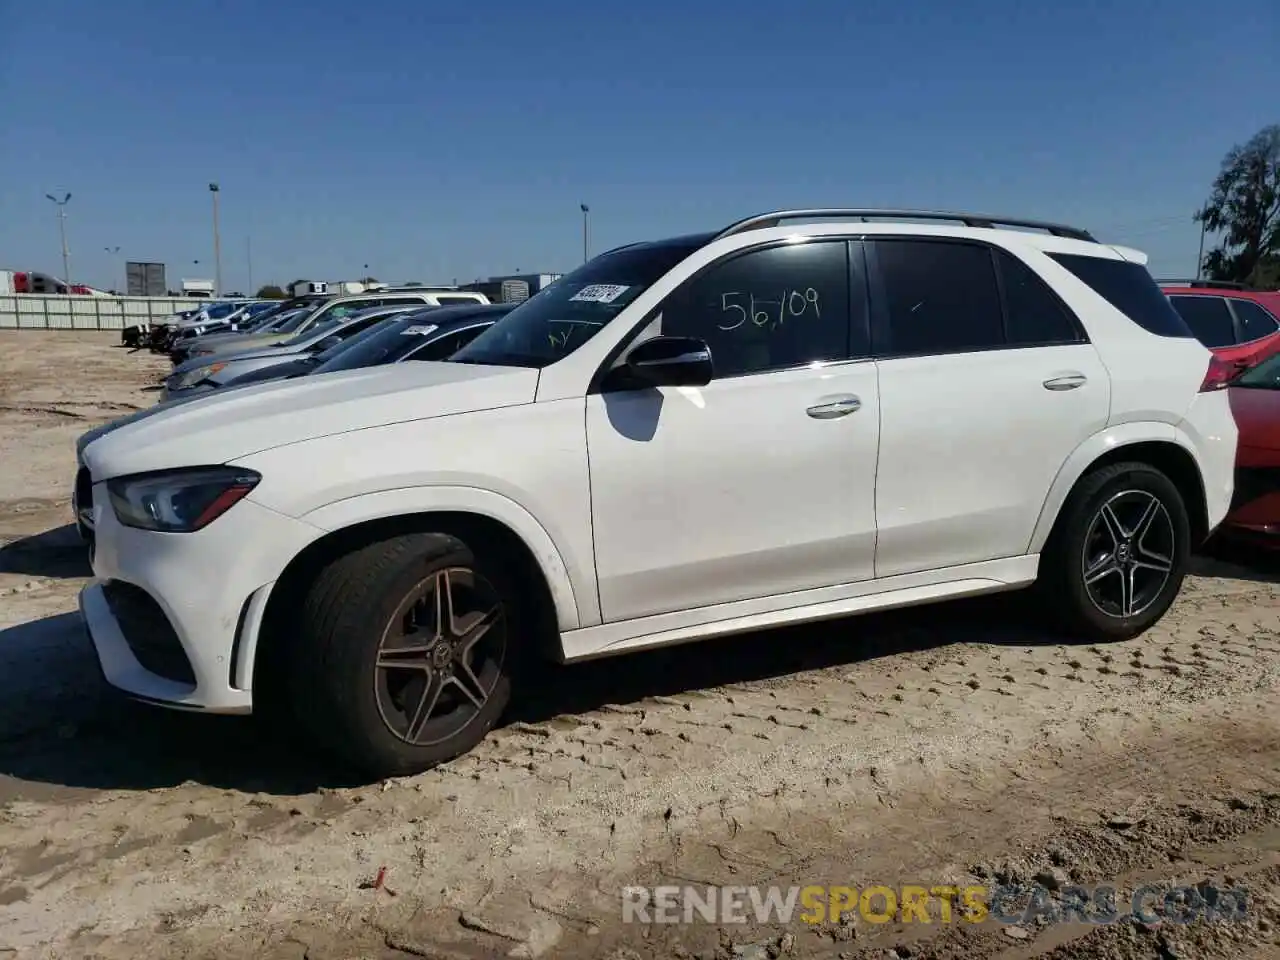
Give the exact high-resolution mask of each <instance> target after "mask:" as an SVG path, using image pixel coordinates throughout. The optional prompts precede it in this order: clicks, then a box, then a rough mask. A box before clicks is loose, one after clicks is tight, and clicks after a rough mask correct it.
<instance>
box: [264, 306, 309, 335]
mask: <svg viewBox="0 0 1280 960" xmlns="http://www.w3.org/2000/svg"><path fill="white" fill-rule="evenodd" d="M309 316H311V311H310V310H307V309H302V310H299V311H298V312H297V313H295V314H293V315H292V316H289V315H287V314H286V315H285V316H283V317H281V318H280V319H279V320H277V321H276V322H275V323H273V324H272V325H271V332H272V333H293V332H294V331H295V330H297V329H298V327H300V326H302V321H303V320H305V319H307V317H309Z"/></svg>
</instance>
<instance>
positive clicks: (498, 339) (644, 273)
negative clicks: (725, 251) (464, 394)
mask: <svg viewBox="0 0 1280 960" xmlns="http://www.w3.org/2000/svg"><path fill="white" fill-rule="evenodd" d="M708 239H709V238H707V237H704V236H698V237H680V238H677V239H675V240H664V241H662V242H660V243H641V244H634V245H632V246H629V247H623V248H622V249H620V250H614V251H612V252H610V253H603V254H601V255H600V256H598V257H596V258H595V259H594V260H592V261H591V262H590V263H586V264H584V265H583V266H581V267H579V268H578V269H577V270H575V271H573V273H570V274H567V275H565V276H563V277H561V278H560V279H559V280H557V281H556V282H555V283H553V284H552V285H551V286H549V287H546V288H545V289H543V290H540V291H539V292H538V293H536V294H534V296H532V297H530V298H529V299H528V300H526V301H525V302H524V303H522V304H520V306H518V307H516V308H515V309H514V310H512V311H511V312H510V313H509V314H507V315H506V316H505V317H503V318H502V319H501V320H499V321H498V322H497V323H495V324H494V325H493V326H492V327H490V328H489V329H488V330H486V331H485V332H484V333H482V334H480V336H478V337H476V338H475V339H474V340H472V341H471V343H469V344H468V345H467V346H465V347H463V348H462V349H461V350H459V351H458V352H457V353H455V354H454V355H453V356H452V357H451V358H450V359H451V360H452V361H453V362H455V363H483V364H495V365H498V366H513V367H545V366H547V365H549V364H552V363H555V362H556V361H557V360H560V359H561V358H563V357H567V356H568V355H569V354H571V353H573V351H574V350H577V349H578V347H580V346H582V345H583V344H584V343H586V342H587V341H588V340H590V339H591V338H592V337H593V336H595V335H596V334H597V333H599V332H600V331H601V330H602V329H604V326H605V324H607V323H608V322H609V321H610V320H612V319H613V318H614V317H616V316H617V315H618V314H619V313H621V312H622V310H623V309H624V308H626V307H627V305H628V304H630V303H631V302H632V301H634V300H635V299H636V297H638V296H640V295H641V294H642V293H644V292H645V291H646V290H647V289H649V287H651V286H652V285H653V284H654V283H656V282H657V281H658V280H660V279H661V278H662V276H663V275H664V274H666V273H667V271H669V270H670V269H671V268H672V267H674V266H675V265H676V264H677V263H679V262H680V261H681V260H683V259H684V258H685V257H687V256H689V254H691V253H693V252H694V251H695V250H697V249H698V248H699V247H700V246H702V245H703V244H704V243H706V241H707V240H708Z"/></svg>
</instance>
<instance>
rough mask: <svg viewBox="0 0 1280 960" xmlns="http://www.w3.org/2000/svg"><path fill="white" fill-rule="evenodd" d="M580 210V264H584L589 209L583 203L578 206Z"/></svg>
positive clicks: (586, 257) (586, 258) (586, 256)
mask: <svg viewBox="0 0 1280 960" xmlns="http://www.w3.org/2000/svg"><path fill="white" fill-rule="evenodd" d="M578 206H579V207H581V208H582V262H583V263H586V262H587V260H588V255H587V214H589V213H590V212H591V208H590V207H588V206H587V205H586V204H585V203H580V204H578Z"/></svg>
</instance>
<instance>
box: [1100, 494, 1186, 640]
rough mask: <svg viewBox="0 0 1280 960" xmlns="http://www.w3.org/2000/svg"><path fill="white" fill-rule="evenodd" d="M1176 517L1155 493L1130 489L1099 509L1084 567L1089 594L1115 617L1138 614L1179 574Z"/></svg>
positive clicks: (1101, 607)
mask: <svg viewBox="0 0 1280 960" xmlns="http://www.w3.org/2000/svg"><path fill="white" fill-rule="evenodd" d="M1176 541H1177V537H1176V535H1175V533H1174V526H1173V519H1172V518H1171V517H1170V516H1169V511H1168V509H1167V508H1166V507H1165V505H1164V503H1163V502H1161V500H1160V498H1159V497H1157V496H1156V495H1155V494H1152V493H1149V492H1147V491H1146V490H1124V491H1122V492H1120V493H1117V494H1114V495H1113V496H1111V497H1110V498H1109V499H1108V500H1107V501H1106V502H1105V503H1103V504H1102V506H1101V507H1099V508H1098V512H1097V513H1096V514H1095V515H1094V518H1093V520H1092V521H1091V522H1090V524H1089V529H1088V532H1087V533H1086V534H1085V538H1084V551H1083V555H1082V556H1081V573H1082V575H1083V579H1084V587H1085V591H1086V592H1087V593H1088V595H1089V600H1090V601H1091V602H1092V603H1093V605H1094V606H1095V607H1096V608H1097V609H1098V610H1099V611H1100V612H1102V613H1104V614H1106V615H1107V616H1109V617H1116V618H1123V617H1136V616H1140V615H1141V614H1142V613H1144V612H1145V611H1146V610H1147V609H1148V608H1150V607H1151V605H1152V604H1153V603H1155V602H1156V601H1157V600H1158V599H1159V597H1160V595H1161V593H1162V592H1163V590H1164V588H1165V585H1166V584H1167V583H1168V582H1169V579H1170V577H1172V576H1173V558H1174V553H1175V550H1176V547H1177V542H1176Z"/></svg>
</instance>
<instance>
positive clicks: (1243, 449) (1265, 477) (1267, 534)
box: [1219, 353, 1280, 548]
mask: <svg viewBox="0 0 1280 960" xmlns="http://www.w3.org/2000/svg"><path fill="white" fill-rule="evenodd" d="M1227 395H1228V397H1229V398H1230V401H1231V412H1232V414H1233V415H1234V416H1235V421H1236V426H1237V428H1238V429H1239V431H1240V441H1239V446H1238V447H1237V450H1236V477H1235V494H1234V496H1233V497H1232V500H1231V512H1230V513H1228V514H1227V519H1226V520H1225V521H1223V524H1222V527H1221V528H1220V530H1219V534H1220V536H1221V538H1222V539H1223V540H1226V541H1242V542H1247V543H1250V544H1253V545H1257V546H1264V547H1269V548H1276V547H1280V353H1277V354H1273V355H1272V356H1270V357H1268V358H1267V359H1265V360H1263V361H1261V362H1260V363H1258V364H1256V365H1255V366H1253V367H1250V368H1249V369H1247V370H1245V371H1243V372H1242V373H1241V374H1240V375H1239V376H1237V377H1236V378H1235V379H1234V380H1232V381H1231V382H1230V384H1228V386H1227Z"/></svg>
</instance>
